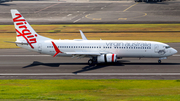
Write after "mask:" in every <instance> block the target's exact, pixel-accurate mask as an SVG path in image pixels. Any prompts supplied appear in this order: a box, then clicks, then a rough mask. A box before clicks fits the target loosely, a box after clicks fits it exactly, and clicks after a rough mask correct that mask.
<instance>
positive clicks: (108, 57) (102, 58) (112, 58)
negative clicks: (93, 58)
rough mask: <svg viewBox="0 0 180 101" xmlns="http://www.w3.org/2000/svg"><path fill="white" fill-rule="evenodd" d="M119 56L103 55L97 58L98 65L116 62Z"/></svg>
mask: <svg viewBox="0 0 180 101" xmlns="http://www.w3.org/2000/svg"><path fill="white" fill-rule="evenodd" d="M116 61H117V55H116V54H103V55H100V56H98V57H97V62H98V63H107V62H116Z"/></svg>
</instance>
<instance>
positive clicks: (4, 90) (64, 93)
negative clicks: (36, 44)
mask: <svg viewBox="0 0 180 101" xmlns="http://www.w3.org/2000/svg"><path fill="white" fill-rule="evenodd" d="M0 99H1V100H3V101H4V100H7V101H9V100H10V101H16V100H17V101H23V100H24V101H31V100H32V101H40V100H41V101H45V100H48V101H51V100H52V101H53V100H62V101H64V100H66V101H179V99H180V80H116V79H111V80H0Z"/></svg>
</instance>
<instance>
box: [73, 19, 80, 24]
mask: <svg viewBox="0 0 180 101" xmlns="http://www.w3.org/2000/svg"><path fill="white" fill-rule="evenodd" d="M79 20H81V18H79V19H77V20H75V21H74V22H73V23H76V22H78V21H79Z"/></svg>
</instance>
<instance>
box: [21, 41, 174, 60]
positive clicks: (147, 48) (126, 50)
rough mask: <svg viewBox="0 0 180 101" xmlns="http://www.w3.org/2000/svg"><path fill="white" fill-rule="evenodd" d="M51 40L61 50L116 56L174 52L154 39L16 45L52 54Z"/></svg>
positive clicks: (156, 55)
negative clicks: (31, 46)
mask: <svg viewBox="0 0 180 101" xmlns="http://www.w3.org/2000/svg"><path fill="white" fill-rule="evenodd" d="M51 41H53V42H54V43H55V44H56V45H57V47H58V49H59V50H61V51H62V52H82V53H88V52H89V53H91V52H99V53H112V54H116V55H117V57H118V58H123V57H132V58H162V57H168V56H171V55H173V54H175V53H176V52H177V51H176V50H175V49H173V48H170V47H169V48H166V47H167V46H168V45H167V44H164V43H160V42H154V41H132V40H131V41H130V40H127V41H126V40H125V41H123V40H120V41H118V40H81V39H77V40H46V41H40V42H37V43H35V44H33V46H34V49H32V48H30V47H29V46H28V45H21V44H18V46H20V47H23V48H26V49H30V50H34V51H37V52H40V53H44V54H50V55H54V54H55V53H56V51H55V49H54V47H53V45H52V43H51ZM57 56H72V55H71V54H64V53H59V54H58V55H57Z"/></svg>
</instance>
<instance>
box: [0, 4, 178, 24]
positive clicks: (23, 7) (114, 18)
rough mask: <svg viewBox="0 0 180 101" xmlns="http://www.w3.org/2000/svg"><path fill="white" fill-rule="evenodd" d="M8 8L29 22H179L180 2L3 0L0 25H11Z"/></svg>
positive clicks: (0, 5) (0, 10) (0, 6)
mask: <svg viewBox="0 0 180 101" xmlns="http://www.w3.org/2000/svg"><path fill="white" fill-rule="evenodd" d="M10 9H17V10H19V11H20V12H21V13H22V14H23V16H24V17H25V18H26V19H27V20H28V22H30V24H63V23H65V24H67V23H75V24H76V23H82V24H84V23H102V24H104V23H180V19H179V18H180V1H164V2H150V3H145V2H139V3H135V2H134V1H119V2H113V1H109V2H90V3H87V2H77V3H67V2H55V1H54V2H49V1H46V2H45V1H43V2H42V1H41V2H40V1H31V2H29V1H26V2H23V1H13V2H5V3H3V4H0V24H13V23H12V19H11V14H10Z"/></svg>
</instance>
